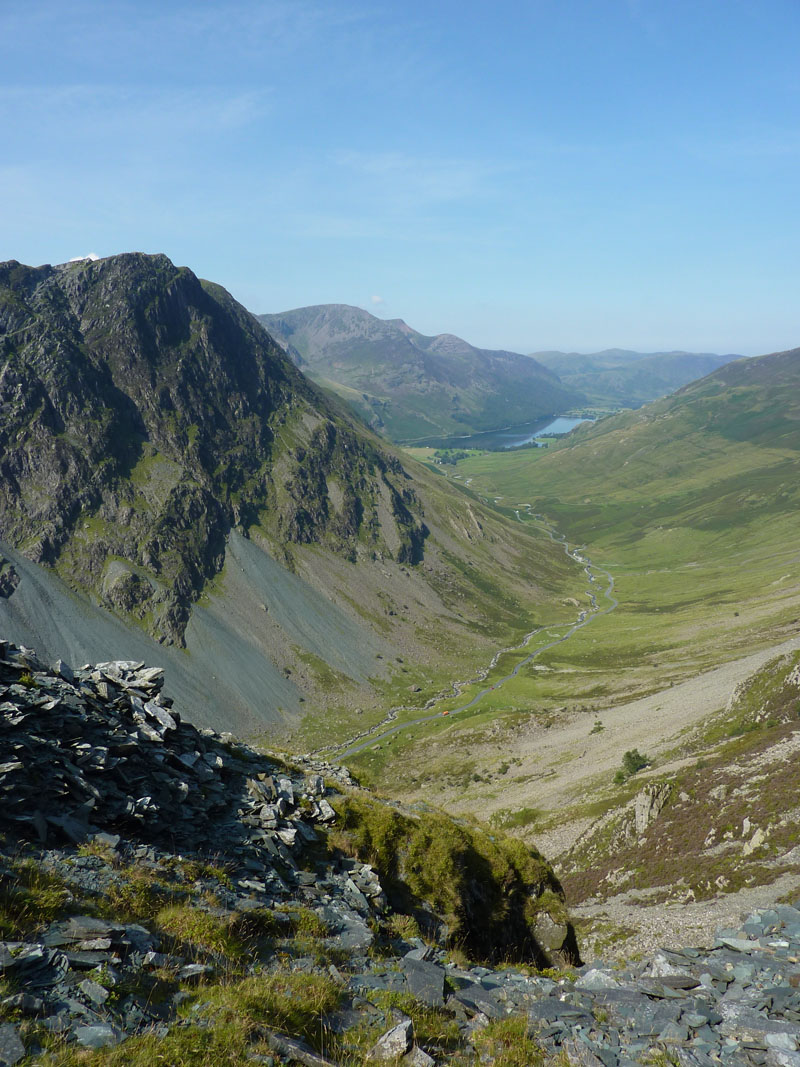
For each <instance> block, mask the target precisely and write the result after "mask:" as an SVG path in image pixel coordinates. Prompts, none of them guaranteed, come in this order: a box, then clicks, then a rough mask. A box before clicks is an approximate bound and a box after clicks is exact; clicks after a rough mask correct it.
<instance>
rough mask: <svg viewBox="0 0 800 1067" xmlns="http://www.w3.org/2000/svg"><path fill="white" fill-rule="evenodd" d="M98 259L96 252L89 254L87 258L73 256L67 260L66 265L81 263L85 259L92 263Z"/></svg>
mask: <svg viewBox="0 0 800 1067" xmlns="http://www.w3.org/2000/svg"><path fill="white" fill-rule="evenodd" d="M99 258H100V257H99V256H98V254H97V253H96V252H90V253H89V255H88V256H73V257H72V259H68V260H67V262H68V263H83V261H84V260H85V259H91V260H92V262H94V261H95V260H96V259H99Z"/></svg>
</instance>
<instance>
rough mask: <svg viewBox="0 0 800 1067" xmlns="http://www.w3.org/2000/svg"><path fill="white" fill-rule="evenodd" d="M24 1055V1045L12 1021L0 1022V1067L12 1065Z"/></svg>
mask: <svg viewBox="0 0 800 1067" xmlns="http://www.w3.org/2000/svg"><path fill="white" fill-rule="evenodd" d="M24 1057H25V1046H24V1045H23V1044H22V1039H21V1038H20V1036H19V1031H18V1030H17V1028H16V1026H14V1024H13V1023H0V1067H14V1064H15V1063H19V1061H20V1060H21V1059H24Z"/></svg>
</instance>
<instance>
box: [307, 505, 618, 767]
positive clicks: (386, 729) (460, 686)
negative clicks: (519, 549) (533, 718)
mask: <svg viewBox="0 0 800 1067" xmlns="http://www.w3.org/2000/svg"><path fill="white" fill-rule="evenodd" d="M520 508H522V509H524V510H525V513H526V515H527V516H528V517H529V518H532V519H536V520H538V521H539V522H544V521H545V520H544V518H543V516H541V515H536V514H533V513H532V511H531V505H530V504H520V505H519V507H518V508H517V509H515V514H516V516H517V518H518V519H519V521H520V522H525V519H523V517H522V515H521V514H520ZM547 534H548V536H549V537H550V540H551V541H554V542H556V543H558V544H560V545H561V546H562V547H563V549H564V552H565V553H566V555H567V556H569V558H570V559H572V560H574V561H575V562H576V563H579V564H582V565H583V569H584V573H585V574H586V577H587V579H588V581H589V582H590V587H589V589H588V590H587V594H588V596H589V602H590V605H591V606H590V608H588V609H584V610H582V611H581V612H580V613H579V614H578V618H577V620H576V621H575V623H573V625H572V626H571V627H570V629H569V630H567V632H566V633H565V634H563V635H562V636H561V637H555V638H553V640H552V641H549V642H548V643H547V644H545V645H542V646H541V647H540V648H537V649H536V650H535V651H533V652H530V653H529V654H528V655H527V656H525V657H524V658H523V659H521V660H520V661H519V662H518V663H517V664H515V666H514V667H513V668H512V669H511V670H510V671H509V673H508V674H506V675H504V676H503V677H502V678H499V679H497V680H496V681H495V682H493V683H492V684H491V685H488V686H486V687H485V688H484V689H481V690H480V691H479V692H478V693H476V695H475V696H474V697H472V699H471V700H469V701H467V702H466V703H465V704H462V705H460V707H457V708H451V709H450V710H449V711H448V712H447V713H446V714H448V715H449V716H453V715H458V714H459V713H460V712H462V711H467V710H468V709H469V708H472V707H474V706H475V705H476V704H477V703H478V702H479V701H480V700H482V699H483V698H484V697H485V696H486V694H487V693H491V692H493V691H494V690H495V689H500V688H501V687H502V686H503V685H504V684H505V683H506V682H508V681H510V680H511V679H512V678H516V676H517V675H518V674H519V672H520V671H521V670H522V668H523V667H526V666H527V665H528V664H529V663H531V662H532V661H533V660H535V659H536V658H537V657H538V656H541V654H542V653H543V652H547V651H548V649H551V648H555V647H556V646H557V645H560V644H563V643H564V642H565V641H568V640H569V639H570V637H572V635H573V634H575V633H577V632H578V630H581V629H582V628H583V627H584V626H588V624H589V623H590V622H591V621H592V619H596V618H597V617H598V616H600V615H608V614H610V612H612V611H613V610H614V609H615V608H616V607H617V605H618V603H619V602H618V600H617V599H616V597H615V596H614V595H613V594H614V578H613V576H612V575H611V574H610V573H609V571H607V570H605V568H603V567H599V566H597V564H594V563H592V562H591V560H590V559H588V557H587V556H586V555H585V553H584V552H583V551H582V550H579V549H577V548H570V546H569V544H568V543H567V539H566V538H565V537H564V535H563V534H560V533H558V532H556V531H555V530H553V529H549V528H548V529H547ZM598 576H602V577H604V578H605V579H606V582H607V585H606V587H605V589H602V590H601V591H600V593H601V595H602V596H603V597H605V599H606V600H607V601H608V604H607V606H606V607H602V608H601V607H600V605H599V604H598V599H597V593H596V592H595V588H596V587H597V585H598V581H599V578H598ZM547 629H550V627H547V626H540V627H539V628H538V629H536V630H532V631H531V633H529V634H526V636H525V637H524V638H523V640H522V641H521V642H520V643H519V644H518V645H514V646H512V647H511V648H504V649H500V651H498V652H495V654H494V656H493V657H492V661H491V663H490V664H489V666H488V667H487V668H485V669H484V670H482V671H481V672H480V675H479V676H478V678H471V679H469V680H467V681H464V682H454V683H453V686H452V693H450V694H444V693H440V694H439V695H438V696H436V697H434V698H433V699H432V700H429V701H428V703H427V704H426V705H425V711H428V710H429V709H431V708H434V707H435V706H436V705H437V704H440V703H441V702H442V701H443V700H445V699H450V698H451V697H452V695H456V696H457V695H458V694H459V693H461V692H462V691H463V690H464V689H466V688H467V687H468V686H471V685H475V684H476V683H477V682H480V681H483V680H484V679H485V678H486V677H487V676H488V674H489V672H490V671H491V670H493V668H494V667H495V666H496V665H497V663H498V662H499V660H500V657H501V656H503V655H505V654H506V653H508V652H518V651H521V650H523V649H524V648H526V647H527V646H528V644H529V643H530V641H531V639H532V638H533V637H535V636H536V634H539V633H541V632H542V631H543V630H547ZM404 710H406V709H405V708H402V707H396V708H392V709H391V711H390V712H389V713H388V715H387V716H386V718H385V719H383V720H382V721H381V722H379V723H377V725H375V726H373V727H372V728H371V729H369V730H365V731H364V732H362V733H360V734H357V735H356V736H355V737H352V738H350V740H349V741H345V742H344V743H343V744H341V745H336V746H330V748H328V751H331V750H332V749H333V750H335V751H336V758H337V759H344V758H346V757H347V756H353V755H355V754H356V753H357V752H363V751H364V749H367V748H370V747H371V746H372V745H375V744H378V743H379V742H380V741H382V740H384V739H385V738H387V737H392V736H393V735H394V734H398V733H400V732H401V731H402V730H409V729H411V728H412V727H414V726H421V725H423V724H424V723H426V722H433V721H434V720H435V719H439V718H441V716H442V715H443V714H445V713H444V712H440V711H430V712H429V714H425V715H420V716H418V717H417V718H415V719H409V720H407V721H406V722H402V723H398V722H395V720H396V719H397V717H398V715H399V713H400V712H401V711H404ZM392 722H395V725H394V726H390V725H389V724H390V723H392ZM378 731H381V732H380V733H379V732H378ZM320 751H324V750H320Z"/></svg>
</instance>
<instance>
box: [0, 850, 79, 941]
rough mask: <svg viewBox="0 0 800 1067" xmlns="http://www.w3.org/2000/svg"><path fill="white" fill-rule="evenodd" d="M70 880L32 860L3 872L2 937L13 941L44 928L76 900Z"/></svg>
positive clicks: (0, 893) (15, 863)
mask: <svg viewBox="0 0 800 1067" xmlns="http://www.w3.org/2000/svg"><path fill="white" fill-rule="evenodd" d="M73 899H74V898H73V895H72V893H71V892H70V889H69V887H68V886H67V884H66V883H65V882H64V881H63V880H62V879H61V878H59V877H58V876H57V875H55V874H52V873H50V872H48V871H46V870H44V869H43V868H42V867H41V866H40V865H39V864H37V863H35V862H34V861H33V860H16V861H12V862H11V863H10V864H9V870H8V871H7V872H6V871H3V872H0V937H1V938H3V939H5V940H8V941H12V940H15V939H17V938H20V939H21V938H23V937H25V936H27V935H29V934H31V933H35V932H36V931H38V930H41V929H43V928H44V927H45V926H47V925H48V924H49V923H51V922H53V921H54V920H55V919H57V918H58V917H59V916H61V915H63V914H64V912H65V911H66V910H67V908H68V907H69V905H70V904H71V903H72V902H73Z"/></svg>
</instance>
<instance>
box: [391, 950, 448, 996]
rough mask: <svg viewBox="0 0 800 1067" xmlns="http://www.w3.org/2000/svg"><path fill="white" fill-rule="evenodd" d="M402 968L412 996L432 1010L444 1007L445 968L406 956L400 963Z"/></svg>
mask: <svg viewBox="0 0 800 1067" xmlns="http://www.w3.org/2000/svg"><path fill="white" fill-rule="evenodd" d="M400 968H401V970H402V971H403V973H404V974H405V976H406V982H407V983H408V991H409V992H410V993H411V994H412V996H415V997H416V998H417V1000H421V1001H422V1003H423V1004H428V1005H429V1006H430V1007H432V1008H442V1007H444V980H445V970H444V967H439V966H438V965H437V964H435V963H429V962H427V961H426V960H416V959H409V957H408V956H406V957H405V958H404V959H402V960H401V961H400Z"/></svg>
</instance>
